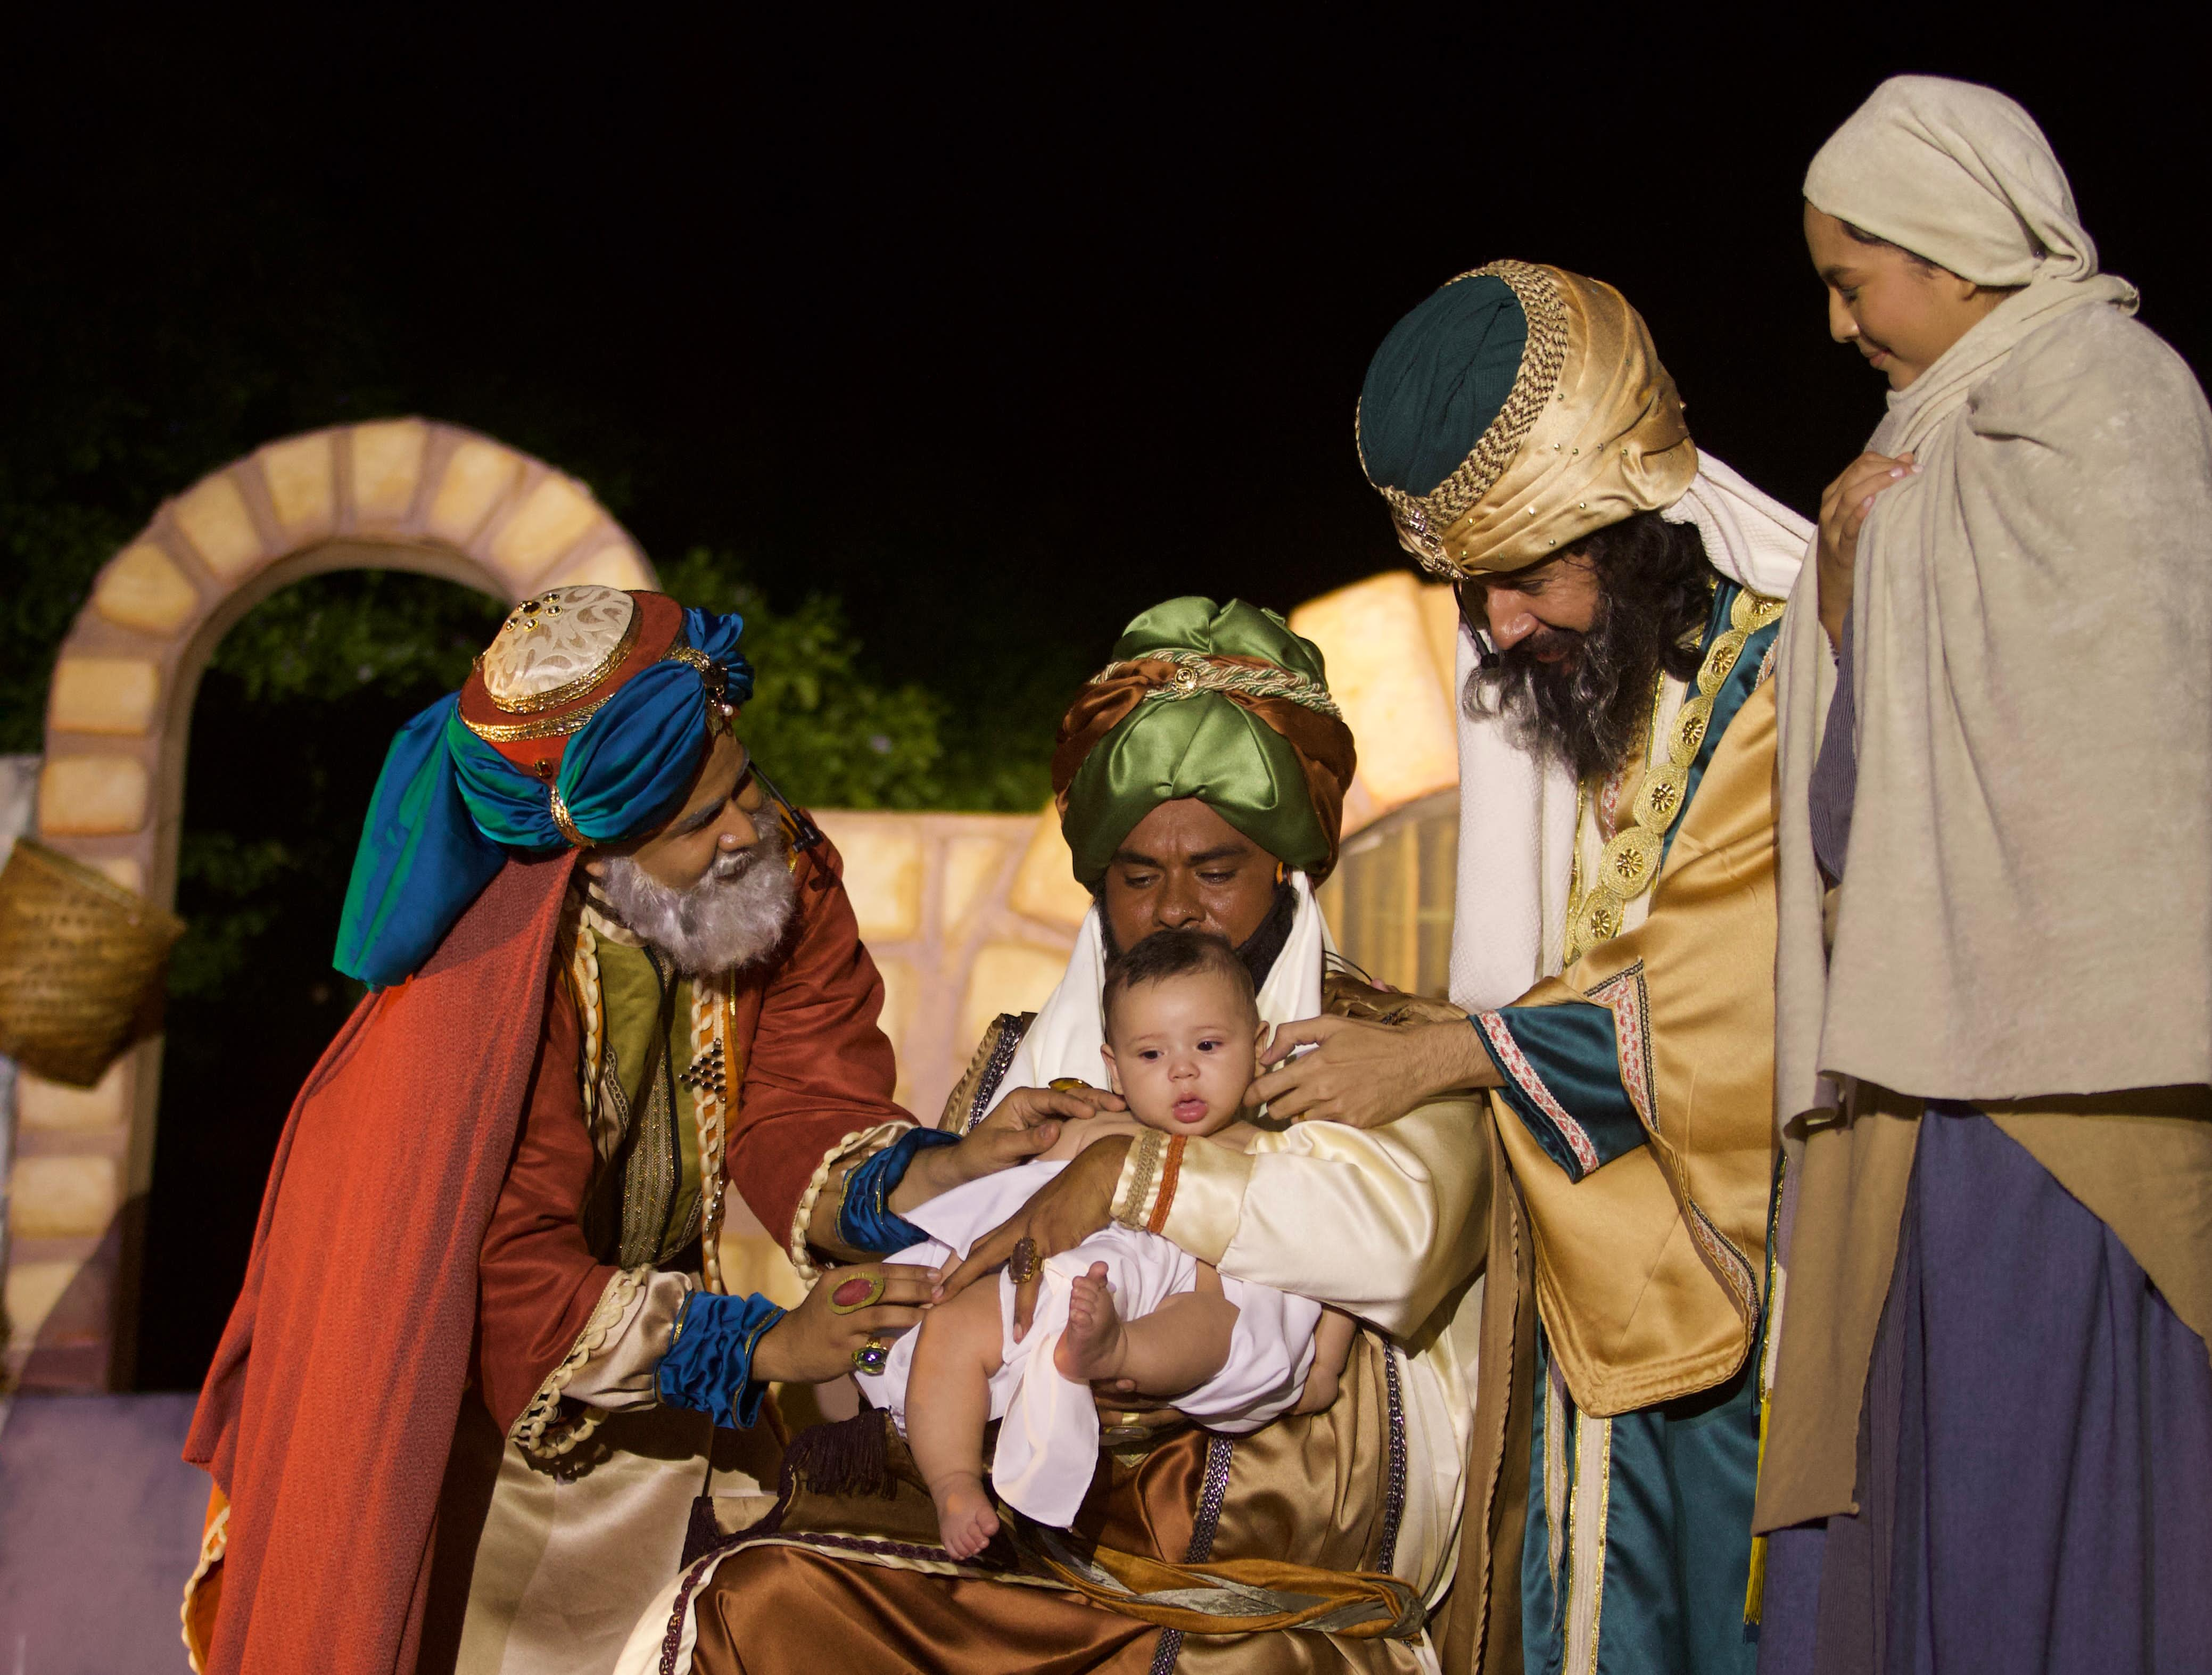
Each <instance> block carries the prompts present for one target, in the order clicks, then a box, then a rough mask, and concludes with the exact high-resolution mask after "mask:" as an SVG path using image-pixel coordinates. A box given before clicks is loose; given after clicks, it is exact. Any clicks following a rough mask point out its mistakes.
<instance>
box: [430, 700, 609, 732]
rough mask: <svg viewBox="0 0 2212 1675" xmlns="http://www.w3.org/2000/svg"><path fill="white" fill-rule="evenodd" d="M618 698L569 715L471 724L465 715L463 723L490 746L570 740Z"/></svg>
mask: <svg viewBox="0 0 2212 1675" xmlns="http://www.w3.org/2000/svg"><path fill="white" fill-rule="evenodd" d="M613 696H614V694H613V693H611V692H610V693H609V694H607V696H606V698H599V699H596V700H594V701H592V702H591V703H588V704H586V705H585V706H584V707H583V708H581V709H578V710H571V711H570V712H569V713H568V714H566V715H548V716H542V717H540V718H539V719H537V720H535V721H471V720H470V719H469V718H468V717H467V716H463V717H462V718H461V723H462V725H464V726H465V727H467V729H468V730H469V731H471V732H472V733H474V734H475V735H476V736H477V737H478V738H480V739H482V740H483V742H484V743H487V744H520V743H522V742H523V741H525V740H526V739H532V738H566V737H568V735H569V734H570V733H573V732H575V731H578V730H579V729H580V728H581V727H582V726H583V725H584V723H586V721H588V720H590V719H592V717H593V716H595V715H597V714H598V713H599V712H600V710H602V709H603V708H605V707H606V702H607V698H611V697H613Z"/></svg>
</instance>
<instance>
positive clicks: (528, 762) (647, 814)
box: [331, 583, 753, 988]
mask: <svg viewBox="0 0 2212 1675" xmlns="http://www.w3.org/2000/svg"><path fill="white" fill-rule="evenodd" d="M744 627H745V623H744V618H743V617H742V616H723V615H720V614H719V613H716V612H714V611H708V610H686V609H685V608H684V606H682V605H680V604H678V603H677V602H676V601H675V600H674V599H671V598H669V597H668V596H667V595H665V594H664V593H647V592H628V593H626V592H621V591H619V590H617V589H616V588H611V587H600V586H595V585H591V584H581V583H580V584H577V585H574V586H568V587H556V588H553V589H550V591H548V592H542V593H539V594H538V595H537V596H536V597H535V598H529V599H526V600H524V601H523V602H522V603H521V604H519V605H517V606H516V607H515V608H514V609H513V610H512V611H510V612H509V613H508V614H507V621H506V622H504V623H502V624H501V628H500V631H499V634H498V637H497V638H495V640H493V641H492V643H491V645H490V646H489V648H488V649H487V650H486V651H485V652H484V654H483V656H482V657H480V658H477V660H476V667H475V668H474V670H473V671H471V673H470V675H469V677H468V680H467V681H466V682H465V683H464V684H463V685H462V687H461V689H460V690H459V692H454V693H450V694H448V695H447V696H445V697H443V698H441V699H440V700H439V701H437V702H436V703H435V704H433V705H431V706H430V707H429V708H428V709H426V710H424V711H423V712H422V713H421V714H420V715H417V716H416V718H415V719H413V720H411V721H410V722H409V723H408V724H407V725H405V726H404V727H402V728H401V729H400V730H399V732H398V737H395V738H393V740H392V748H391V750H390V751H389V752H387V753H386V756H385V759H384V771H383V773H382V774H380V775H379V776H378V777H377V781H376V793H375V795H374V798H372V799H371V800H370V803H369V809H368V820H367V821H366V822H364V823H363V824H362V832H361V846H360V847H359V849H358V850H356V853H355V856H354V865H353V879H352V882H351V883H350V884H349V886H348V888H347V890H346V901H345V913H344V916H343V919H340V921H339V925H338V945H337V954H336V955H335V956H333V957H332V960H331V963H332V964H334V965H336V966H337V968H338V969H339V970H340V971H343V972H344V973H345V974H347V975H348V976H349V977H356V978H359V979H360V980H362V982H364V983H366V984H368V986H370V987H371V988H383V987H386V986H389V985H391V984H393V983H399V982H404V981H405V980H406V979H407V978H409V977H410V976H411V975H413V974H415V973H416V971H418V970H420V969H421V968H422V963H423V962H424V961H426V960H428V958H429V957H430V956H431V954H432V953H433V952H435V950H436V949H437V946H438V944H439V943H440V942H441V941H442V940H443V939H444V938H445V935H446V932H448V931H450V930H452V929H453V925H454V924H455V922H456V921H458V920H459V918H460V916H461V915H462V913H465V912H466V911H467V909H468V907H469V904H470V903H471V902H472V901H475V900H476V899H477V896H478V895H482V894H483V889H484V887H485V886H486V885H488V884H489V883H491V881H492V879H493V878H494V877H496V876H497V875H498V872H499V870H500V869H501V867H502V866H504V865H506V864H507V857H508V856H509V855H518V856H539V855H550V854H553V853H557V852H559V851H560V850H562V849H564V848H577V849H582V848H587V847H591V846H592V845H595V844H606V843H619V842H622V841H623V840H625V839H627V838H632V837H635V836H637V835H639V834H641V833H644V832H648V831H651V830H652V829H653V828H654V827H655V826H657V825H659V824H660V823H661V822H664V821H665V820H666V819H668V818H669V816H671V815H673V814H674V813H675V812H676V810H677V807H678V804H681V803H682V802H683V800H684V792H685V791H686V789H687V788H688V787H689V786H690V783H691V778H692V775H693V774H696V773H697V772H698V768H699V764H700V762H702V760H704V758H705V756H706V753H707V751H708V748H709V746H710V745H711V744H712V743H713V739H714V733H715V732H716V731H718V730H720V729H723V728H726V727H728V726H729V725H730V723H731V718H732V716H733V715H734V714H735V713H736V708H737V706H738V705H739V704H742V703H743V702H744V701H745V700H746V699H747V698H748V697H750V696H751V695H752V689H753V672H752V665H750V663H748V662H746V661H745V659H744V657H743V656H742V655H740V654H739V652H738V637H739V636H740V635H741V634H744Z"/></svg>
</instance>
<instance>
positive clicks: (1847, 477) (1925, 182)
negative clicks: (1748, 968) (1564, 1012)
mask: <svg viewBox="0 0 2212 1675" xmlns="http://www.w3.org/2000/svg"><path fill="white" fill-rule="evenodd" d="M1805 199H1806V208H1805V221H1806V231H1807V238H1808V243H1809V245H1810V246H1811V249H1812V252H1813V257H1814V265H1815V266H1816V267H1817V268H1818V269H1819V270H1820V274H1821V276H1822V278H1823V279H1824V280H1825V281H1826V284H1827V286H1828V288H1829V294H1830V307H1829V318H1830V324H1831V328H1832V331H1833V333H1834V335H1835V336H1836V337H1838V339H1839V340H1842V341H1845V342H1850V343H1855V344H1856V346H1857V348H1858V349H1860V351H1861V352H1862V353H1863V354H1864V355H1866V356H1867V357H1868V359H1869V361H1872V362H1873V363H1874V364H1875V367H1878V368H1880V369H1881V370H1883V371H1885V372H1886V373H1887V374H1888V377H1889V381H1890V384H1891V386H1892V389H1893V394H1892V395H1891V397H1890V410H1889V415H1888V416H1887V418H1886V419H1885V420H1884V421H1883V422H1882V423H1881V427H1880V428H1878V429H1877V430H1876V431H1875V435H1874V438H1873V440H1872V442H1871V443H1870V444H1869V453H1868V454H1867V455H1866V456H1865V457H1863V458H1861V459H1860V460H1859V461H1858V462H1857V463H1856V464H1854V466H1853V467H1852V468H1851V469H1850V470H1847V471H1846V472H1845V473H1844V476H1842V477H1840V478H1838V482H1837V484H1836V486H1835V487H1834V488H1833V489H1831V490H1830V493H1829V495H1828V499H1827V501H1826V503H1825V504H1824V506H1823V508H1822V512H1823V516H1822V519H1821V530H1820V562H1819V564H1818V565H1817V566H1816V567H1808V569H1807V571H1806V573H1805V575H1804V578H1803V580H1802V581H1801V583H1800V585H1799V588H1798V592H1799V593H1800V594H1801V595H1802V594H1804V593H1805V592H1808V590H1811V591H1814V592H1817V596H1818V610H1817V612H1816V611H1814V610H1794V611H1792V612H1791V613H1790V618H1789V626H1788V628H1786V629H1785V631H1784V643H1783V646H1782V649H1781V652H1780V656H1781V658H1782V662H1783V675H1782V681H1783V686H1782V691H1781V695H1780V702H1781V715H1780V727H1781V735H1782V741H1781V785H1782V795H1783V804H1782V807H1781V810H1780V828H1779V830H1780V843H1781V848H1782V853H1781V868H1780V891H1781V913H1782V923H1781V945H1780V954H1779V959H1778V975H1779V984H1780V996H1779V1005H1778V1021H1779V1022H1778V1029H1779V1034H1778V1065H1777V1084H1778V1114H1779V1116H1780V1117H1781V1119H1782V1120H1783V1124H1784V1144H1785V1145H1786V1146H1787V1148H1788V1149H1789V1150H1790V1152H1791V1153H1792V1154H1793V1155H1794V1156H1795V1158H1796V1160H1797V1161H1798V1162H1799V1163H1800V1164H1801V1167H1800V1168H1798V1169H1797V1170H1796V1171H1795V1173H1796V1178H1797V1180H1798V1181H1799V1182H1800V1187H1799V1190H1798V1192H1797V1193H1796V1203H1795V1206H1794V1217H1793V1220H1792V1227H1791V1230H1790V1241H1789V1253H1790V1259H1789V1263H1788V1269H1787V1299H1788V1303H1787V1308H1788V1313H1787V1315H1786V1318H1785V1320H1784V1325H1783V1329H1782V1332H1781V1338H1780V1352H1779V1365H1778V1374H1777V1379H1776V1383H1775V1386H1774V1388H1773V1394H1772V1408H1771V1416H1770V1423H1769V1428H1768V1434H1767V1443H1766V1452H1765V1462H1764V1466H1763V1470H1762V1475H1761V1481H1760V1489H1759V1515H1758V1522H1759V1527H1760V1528H1761V1529H1763V1530H1769V1531H1778V1532H1779V1533H1778V1535H1777V1536H1776V1537H1775V1538H1774V1540H1773V1543H1772V1546H1771V1555H1770V1563H1769V1569H1768V1574H1767V1581H1766V1598H1765V1665H1764V1666H1765V1667H1766V1668H1769V1669H1786V1670H1790V1671H1797V1670H1808V1671H1810V1670H1820V1671H1827V1670H1860V1669H1912V1670H1923V1669H1935V1668H1938V1667H1944V1668H1972V1669H1992V1670H1995V1669H2002V1670H2006V1671H2008V1672H2010V1671H2032V1670H2039V1669H2051V1670H2069V1671H2070V1670H2085V1671H2086V1670H2089V1669H2095V1670H2098V1671H2112V1670H2133V1669H2149V1668H2154V1667H2155V1668H2160V1669H2169V1668H2170V1669H2183V1668H2188V1669H2202V1668H2207V1667H2212V1590H2208V1587H2207V1578H2208V1577H2212V1359H2208V1355H2207V1350H2206V1341H2205V1335H2206V1333H2207V1331H2208V1329H2212V1120H2208V1118H2212V1095H2208V1090H2207V1085H2206V1084H2207V1083H2212V644H2208V634H2212V413H2208V411H2207V409H2206V405H2205V402H2204V398H2203V393H2202V392H2201V391H2200V390H2199V389H2198V388H2197V384H2196V381H2195V379H2193V378H2192V377H2191V375H2190V372H2189V369H2188V367H2186V366H2185V365H2184V364H2183V362H2182V361H2181V360H2180V359H2179V356H2177V355H2174V353H2173V352H2172V350H2171V349H2168V348H2167V347H2166V344H2165V343H2162V342H2160V340H2159V339H2158V338H2157V337H2154V336H2153V335H2152V334H2151V333H2150V332H2149V331H2146V330H2144V329H2143V327H2142V326H2141V325H2136V323H2135V322H2134V320H2133V319H2132V318H2131V317H2132V315H2133V314H2134V313H2135V308H2136V293H2135V291H2134V289H2133V288H2132V287H2130V286H2129V285H2128V284H2127V283H2126V282H2124V281H2122V280H2120V279H2118V278H2116V277H2113V276H2109V275H2100V273H2099V272H2098V270H2097V258H2096V248H2095V246H2094V245H2093V244H2092V242H2091V241H2090V239H2089V236H2088V234H2087V232H2085V231H2084V230H2083V228H2081V224H2080V222H2079V221H2078V220H2077V219H2076V217H2075V209H2074V203H2073V197H2072V194H2071V192H2070V191H2069V188H2068V186H2067V183H2066V177H2065V175H2064V173H2063V171H2062V170H2061V169H2060V167H2059V166H2058V162H2057V159H2056V158H2055V157H2054V156H2053V155H2051V149H2050V147H2049V145H2048V144H2047V143H2045V140H2044V137H2043V135H2042V134H2041V132H2040V131H2039V130H2038V129H2037V127H2036V125H2035V124H2034V123H2033V121H2032V120H2031V119H2030V118H2029V117H2028V115H2027V112H2025V111H2023V110H2021V107H2020V106H2018V105H2016V104H2015V103H2014V102H2013V101H2012V100H2008V99H2007V98H2005V97H2003V96H2002V94H1996V93H1994V92H1992V91H1990V89H1988V88H1978V87H1972V86H1969V85H1966V84H1965V83H1961V82H1948V81H1942V80H1937V79H1936V78H1932V77H1925V76H1905V77H1899V78H1898V79H1896V80H1893V81H1891V82H1887V83H1885V84H1884V85H1883V86H1882V87H1881V88H1880V89H1879V90H1878V91H1877V92H1876V93H1875V95H1874V96H1873V98H1871V99H1870V100H1869V101H1868V102H1867V104H1866V105H1865V106H1863V108H1862V109H1861V110H1860V111H1859V112H1857V114H1855V115H1854V116H1853V117H1852V118H1850V121H1849V122H1847V123H1845V124H1844V126H1843V128H1842V129H1841V130H1838V133H1837V134H1836V135H1835V137H1833V138H1832V139H1831V140H1830V141H1829V142H1828V143H1827V144H1826V146H1825V147H1823V148H1822V149H1821V150H1820V155H1818V156H1817V157H1815V158H1814V161H1813V166H1812V168H1811V170H1810V172H1809V173H1808V175H1807V177H1806V181H1805ZM1824 910H1825V912H1824ZM1824 921H1825V927H1826V932H1829V934H1828V935H1826V936H1825V937H1824ZM1885 1300H1886V1301H1885ZM1793 1526H1794V1527H1793Z"/></svg>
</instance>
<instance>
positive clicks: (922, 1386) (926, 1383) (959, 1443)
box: [906, 1283, 1001, 1559]
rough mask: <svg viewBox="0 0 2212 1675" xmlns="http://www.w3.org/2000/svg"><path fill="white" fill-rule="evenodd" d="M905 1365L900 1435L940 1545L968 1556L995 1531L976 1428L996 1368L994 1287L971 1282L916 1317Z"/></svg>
mask: <svg viewBox="0 0 2212 1675" xmlns="http://www.w3.org/2000/svg"><path fill="white" fill-rule="evenodd" d="M916 1330H917V1331H919V1332H921V1338H920V1339H919V1340H918V1341H917V1342H916V1343H915V1346H914V1361H913V1363H912V1365H911V1366H909V1367H908V1369H907V1383H906V1441H907V1447H909V1448H911V1449H913V1450H914V1463H915V1466H919V1467H920V1468H921V1478H922V1481H923V1482H924V1483H926V1484H928V1485H929V1495H930V1498H931V1499H932V1500H933V1501H934V1502H937V1527H938V1532H939V1535H940V1536H941V1537H942V1538H944V1542H945V1551H946V1552H948V1553H950V1554H951V1555H952V1557H955V1558H957V1559H964V1558H973V1557H975V1555H976V1554H977V1553H980V1552H981V1551H983V1545H984V1544H985V1543H986V1542H987V1541H989V1540H990V1538H992V1537H993V1536H994V1535H996V1534H997V1533H998V1532H999V1518H998V1514H996V1513H994V1512H993V1511H992V1510H991V1497H990V1496H989V1495H988V1494H987V1493H986V1492H985V1490H984V1488H983V1427H984V1426H985V1425H987V1424H988V1423H990V1419H991V1375H992V1374H994V1373H995V1372H997V1371H998V1370H999V1366H1000V1341H1001V1327H1000V1317H999V1288H998V1286H997V1285H996V1284H990V1283H986V1284H981V1285H971V1286H969V1288H968V1289H967V1290H965V1291H963V1292H962V1293H960V1295H959V1296H957V1297H954V1298H952V1299H951V1301H950V1302H941V1303H939V1304H938V1305H937V1307H936V1308H933V1309H931V1310H930V1311H929V1313H928V1314H925V1315H924V1316H923V1317H922V1321H921V1326H919V1327H917V1328H916Z"/></svg>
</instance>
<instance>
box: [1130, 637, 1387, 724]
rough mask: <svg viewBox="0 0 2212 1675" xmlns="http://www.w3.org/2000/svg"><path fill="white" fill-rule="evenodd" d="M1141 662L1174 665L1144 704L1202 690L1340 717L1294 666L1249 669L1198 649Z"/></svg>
mask: <svg viewBox="0 0 2212 1675" xmlns="http://www.w3.org/2000/svg"><path fill="white" fill-rule="evenodd" d="M1143 661H1145V662H1147V663H1171V664H1173V665H1175V668H1176V672H1175V677H1174V678H1173V679H1172V680H1170V681H1169V682H1168V683H1166V684H1165V685H1164V686H1158V687H1155V688H1153V689H1152V691H1150V692H1148V693H1146V695H1145V696H1144V699H1143V700H1142V701H1144V702H1146V703H1150V702H1151V701H1152V700H1153V699H1155V698H1166V699H1170V700H1174V699H1179V698H1195V697H1197V696H1198V695H1200V693H1202V692H1241V693H1243V694H1244V695H1246V696H1248V697H1252V698H1283V699H1287V700H1288V701H1290V702H1291V703H1293V704H1297V705H1298V706H1300V707H1302V708H1305V709H1310V710H1313V711H1316V712H1317V713H1320V714H1322V715H1326V716H1328V717H1329V718H1330V719H1332V720H1336V721H1341V720H1342V719H1344V712H1343V711H1342V710H1341V709H1340V708H1339V707H1337V702H1336V700H1335V699H1334V698H1333V697H1331V696H1330V695H1329V690H1328V688H1327V687H1325V686H1323V685H1322V684H1321V683H1319V682H1317V681H1314V680H1310V679H1309V678H1308V677H1305V676H1304V675H1301V674H1299V673H1298V672H1297V671H1296V670H1295V669H1280V668H1276V669H1251V668H1247V667H1245V666H1243V665H1240V664H1233V663H1226V664H1225V663H1216V662H1215V661H1214V660H1213V659H1212V658H1210V657H1207V656H1206V654H1205V653H1204V652H1148V653H1146V657H1145V658H1144V659H1143ZM1135 667H1136V660H1134V659H1132V660H1131V661H1128V662H1124V663H1109V664H1108V665H1106V666H1105V667H1104V668H1103V669H1102V670H1100V671H1098V673H1097V675H1096V676H1094V677H1092V679H1091V684H1093V685H1097V684H1098V683H1100V682H1103V681H1111V680H1119V679H1121V677H1123V676H1125V675H1127V674H1129V673H1131V672H1133V671H1134V669H1135Z"/></svg>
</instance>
